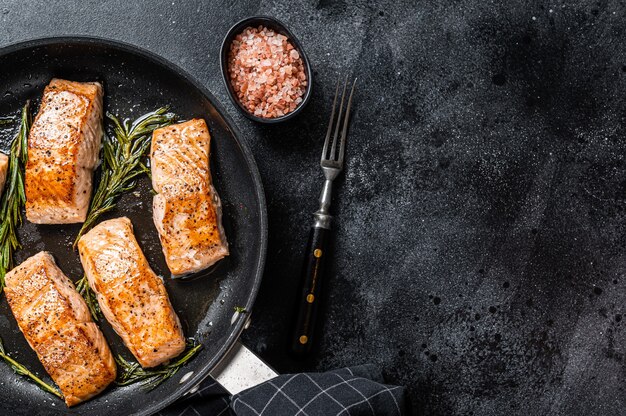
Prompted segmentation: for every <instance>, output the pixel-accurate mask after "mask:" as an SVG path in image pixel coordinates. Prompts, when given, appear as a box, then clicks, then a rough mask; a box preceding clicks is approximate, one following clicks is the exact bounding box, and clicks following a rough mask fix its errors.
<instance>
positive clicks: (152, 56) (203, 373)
mask: <svg viewBox="0 0 626 416" xmlns="http://www.w3.org/2000/svg"><path fill="white" fill-rule="evenodd" d="M71 44H75V45H94V46H104V47H108V48H112V49H117V50H120V51H122V52H127V53H130V54H134V55H139V56H140V57H143V58H145V59H147V60H149V61H153V62H156V63H157V64H159V65H161V66H162V67H165V68H166V69H167V70H169V71H172V72H174V73H175V74H176V75H177V76H179V77H181V78H182V79H184V80H185V81H186V82H188V83H189V84H190V85H191V86H192V87H193V88H195V89H196V90H198V91H199V92H200V93H201V95H202V96H204V97H205V98H206V99H207V100H208V101H209V102H210V103H211V105H212V106H213V107H214V108H215V110H216V111H217V113H218V114H219V115H220V116H221V117H222V118H223V120H224V122H225V124H226V125H227V127H228V128H229V129H230V130H231V132H232V135H233V137H234V139H235V141H236V143H237V145H238V146H239V148H240V149H241V151H242V154H243V156H244V158H245V160H246V164H247V168H248V171H249V173H250V175H251V177H252V181H253V183H254V188H255V189H254V192H255V196H256V198H257V201H258V209H259V222H260V230H259V233H260V240H261V241H260V246H259V259H258V262H257V264H256V273H255V276H254V280H253V287H252V288H251V290H250V294H249V296H248V299H247V300H246V306H245V308H246V310H248V311H251V310H252V307H253V305H254V302H255V300H256V297H257V295H258V292H259V288H260V285H261V280H262V278H263V272H264V269H265V257H266V254H267V244H268V241H267V233H268V224H267V205H266V200H265V192H264V189H263V182H262V181H261V175H260V173H259V170H258V166H257V164H256V160H255V159H254V156H253V154H252V151H251V150H250V148H249V147H248V144H247V143H246V142H245V141H244V140H243V139H242V137H243V135H242V134H241V132H240V130H239V128H238V127H237V126H236V125H235V123H234V122H233V120H232V119H231V117H230V116H229V115H228V113H227V112H226V110H225V108H224V106H223V105H222V104H221V103H220V101H219V100H218V99H217V98H216V97H215V96H214V95H213V93H211V92H210V91H209V90H208V89H207V88H206V87H205V86H204V85H203V84H202V83H200V82H199V81H198V80H197V79H196V78H195V77H194V76H193V75H191V74H190V73H189V72H187V71H186V70H184V69H183V68H181V67H180V66H178V65H176V64H174V63H173V62H171V61H169V60H168V59H166V58H164V57H162V56H160V55H158V54H156V53H154V52H151V51H149V50H147V49H144V48H143V47H140V46H137V45H134V44H132V43H128V42H124V41H120V40H115V39H110V38H105V37H99V36H91V35H64V36H50V37H36V38H30V39H27V40H22V41H18V42H14V43H9V44H7V45H5V46H3V47H0V57H1V56H5V55H9V54H11V53H14V52H19V51H21V50H24V49H29V48H36V47H45V46H51V45H61V46H65V45H71ZM220 76H221V74H220ZM248 319H249V316H246V315H244V314H240V316H239V318H238V319H237V321H236V322H235V323H234V324H233V325H232V326H231V328H232V329H231V331H230V333H229V334H228V336H227V337H226V339H225V342H224V343H223V345H222V346H221V347H220V348H219V349H218V351H217V353H216V354H214V355H213V357H211V358H210V359H209V360H208V361H207V362H206V363H204V364H203V365H202V366H201V367H200V369H199V370H197V371H196V372H195V373H194V375H193V376H192V377H191V378H190V379H189V380H188V382H187V383H185V387H181V388H180V389H178V390H177V391H175V392H174V393H171V394H169V395H167V396H165V397H163V398H162V399H161V400H160V401H158V402H157V403H155V404H154V405H151V406H150V407H147V408H145V409H142V410H140V411H139V412H136V413H133V414H134V415H136V416H150V415H152V414H154V413H156V412H158V411H160V410H162V409H164V408H165V407H167V406H168V405H170V404H172V403H174V402H175V401H176V400H178V399H180V398H181V397H182V396H184V395H185V394H186V393H188V392H189V391H190V390H191V389H192V388H193V387H195V386H196V385H197V384H198V383H200V382H202V381H203V380H204V379H206V378H207V377H208V376H209V375H210V374H209V373H210V372H211V370H213V369H214V368H215V367H216V366H217V365H218V364H219V363H220V362H221V361H222V360H223V359H224V358H225V357H226V355H227V354H228V352H229V351H230V350H231V349H232V348H233V347H234V345H235V343H236V342H237V340H238V339H239V338H240V336H241V333H242V332H243V331H244V329H245V325H246V322H247V320H248Z"/></svg>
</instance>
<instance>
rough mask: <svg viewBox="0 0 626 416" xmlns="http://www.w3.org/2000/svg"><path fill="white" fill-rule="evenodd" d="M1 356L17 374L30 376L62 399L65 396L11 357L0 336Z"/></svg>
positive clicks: (44, 388) (41, 386) (40, 385)
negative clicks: (5, 349)
mask: <svg viewBox="0 0 626 416" xmlns="http://www.w3.org/2000/svg"><path fill="white" fill-rule="evenodd" d="M0 358H2V359H3V360H4V361H6V363H7V364H8V365H10V366H11V368H13V371H15V373H16V374H19V375H20V376H24V377H28V378H30V379H31V380H33V381H34V382H35V383H36V384H37V385H38V386H39V387H40V388H41V389H42V390H44V391H47V392H48V393H52V394H54V395H55V396H57V397H59V398H61V399H62V398H63V395H62V394H61V392H60V391H59V390H57V389H56V388H54V387H52V386H51V385H50V384H48V383H46V382H45V381H43V380H42V379H40V378H39V377H37V376H36V375H35V374H33V373H32V372H30V371H29V370H28V369H27V368H26V367H24V366H23V365H22V364H20V363H18V362H17V361H15V360H14V359H13V358H11V357H9V356H8V354H7V353H6V352H5V351H4V345H3V344H2V338H0Z"/></svg>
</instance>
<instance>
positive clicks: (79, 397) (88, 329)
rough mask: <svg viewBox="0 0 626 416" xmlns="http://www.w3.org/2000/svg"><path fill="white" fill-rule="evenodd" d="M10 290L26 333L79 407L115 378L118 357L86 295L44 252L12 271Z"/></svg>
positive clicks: (10, 299)
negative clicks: (114, 353) (84, 296)
mask: <svg viewBox="0 0 626 416" xmlns="http://www.w3.org/2000/svg"><path fill="white" fill-rule="evenodd" d="M5 281H6V288H5V293H6V297H7V300H8V302H9V306H10V307H11V311H13V315H14V316H15V319H16V320H17V323H18V325H19V327H20V330H21V331H22V333H24V336H25V337H26V340H27V341H28V343H29V344H30V346H31V348H32V349H33V350H35V352H36V353H37V356H38V357H39V361H41V363H42V364H43V366H44V368H45V369H46V371H47V372H48V374H50V377H52V379H53V380H54V382H55V383H56V384H57V385H58V386H59V388H60V389H61V392H62V393H63V396H64V397H65V403H67V405H68V406H74V405H76V404H78V403H80V402H83V401H85V400H89V399H90V398H91V397H93V396H95V395H97V394H98V393H100V392H101V391H102V390H104V389H105V388H106V387H107V386H108V385H109V384H110V383H111V382H112V381H114V380H115V377H116V375H117V370H116V366H115V360H114V359H113V355H111V351H110V350H109V346H108V345H107V342H106V340H105V339H104V336H103V335H102V332H100V329H98V327H97V326H96V324H95V323H94V322H93V321H92V320H91V315H90V314H89V310H88V309H87V305H86V304H85V301H84V300H83V298H82V297H81V296H80V295H79V294H78V292H77V291H76V289H75V288H74V285H73V284H72V282H71V281H70V280H69V279H68V278H67V276H65V275H64V274H63V272H62V271H61V269H59V268H58V267H57V265H56V264H55V262H54V259H53V258H52V256H51V255H50V254H49V253H47V252H41V253H39V254H36V255H34V256H32V257H30V258H29V259H28V260H26V261H25V262H23V263H22V264H20V265H19V266H17V267H16V268H14V269H13V270H11V271H10V272H9V273H7V275H6V278H5Z"/></svg>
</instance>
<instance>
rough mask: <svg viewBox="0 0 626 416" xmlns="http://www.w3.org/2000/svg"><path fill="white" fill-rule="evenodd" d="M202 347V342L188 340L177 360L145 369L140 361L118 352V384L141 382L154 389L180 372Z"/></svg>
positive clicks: (125, 384)
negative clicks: (127, 358)
mask: <svg viewBox="0 0 626 416" xmlns="http://www.w3.org/2000/svg"><path fill="white" fill-rule="evenodd" d="M201 348H202V344H197V345H196V342H195V340H194V339H191V338H190V339H188V340H187V348H186V350H185V352H183V353H182V354H181V355H180V356H179V357H180V358H178V359H177V360H176V361H174V362H171V363H169V364H165V365H162V366H159V367H157V368H153V369H144V368H142V367H141V366H140V365H139V363H136V362H131V361H128V360H126V359H125V358H124V357H122V356H121V355H119V354H118V356H117V357H116V358H115V361H116V362H117V364H118V365H119V367H120V369H121V370H122V371H121V372H120V373H119V374H118V376H117V380H116V382H115V383H116V384H117V385H118V386H127V385H129V384H134V383H138V382H140V383H141V384H142V385H143V386H144V387H146V388H147V389H148V390H154V389H155V388H156V387H157V386H159V385H160V384H161V383H163V382H164V381H165V380H167V379H169V378H170V377H172V376H173V375H174V374H176V373H177V372H178V370H180V369H181V367H183V366H184V365H185V364H186V363H187V362H189V360H191V359H192V358H193V357H194V356H195V355H196V354H197V353H198V351H200V349H201Z"/></svg>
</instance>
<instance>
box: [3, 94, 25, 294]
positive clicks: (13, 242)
mask: <svg viewBox="0 0 626 416" xmlns="http://www.w3.org/2000/svg"><path fill="white" fill-rule="evenodd" d="M3 120H6V119H3ZM3 124H4V123H3ZM29 129H30V113H29V102H28V101H27V102H26V104H25V105H24V107H23V108H22V114H21V117H20V128H19V130H18V133H17V135H16V136H15V138H14V139H13V142H12V143H11V154H10V155H9V171H8V173H7V183H6V184H5V190H4V193H3V194H2V198H1V199H0V218H1V219H2V220H1V221H2V222H1V223H0V292H1V291H2V289H3V288H4V276H5V275H6V273H7V272H8V271H9V270H11V268H12V267H13V253H14V252H15V250H17V249H19V248H20V247H21V246H20V242H19V240H18V239H17V227H19V226H20V225H21V224H22V207H23V206H24V203H25V202H26V195H25V193H24V166H25V165H26V161H27V159H28V154H27V153H28V148H27V145H28V131H29ZM0 191H1V190H0Z"/></svg>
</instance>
